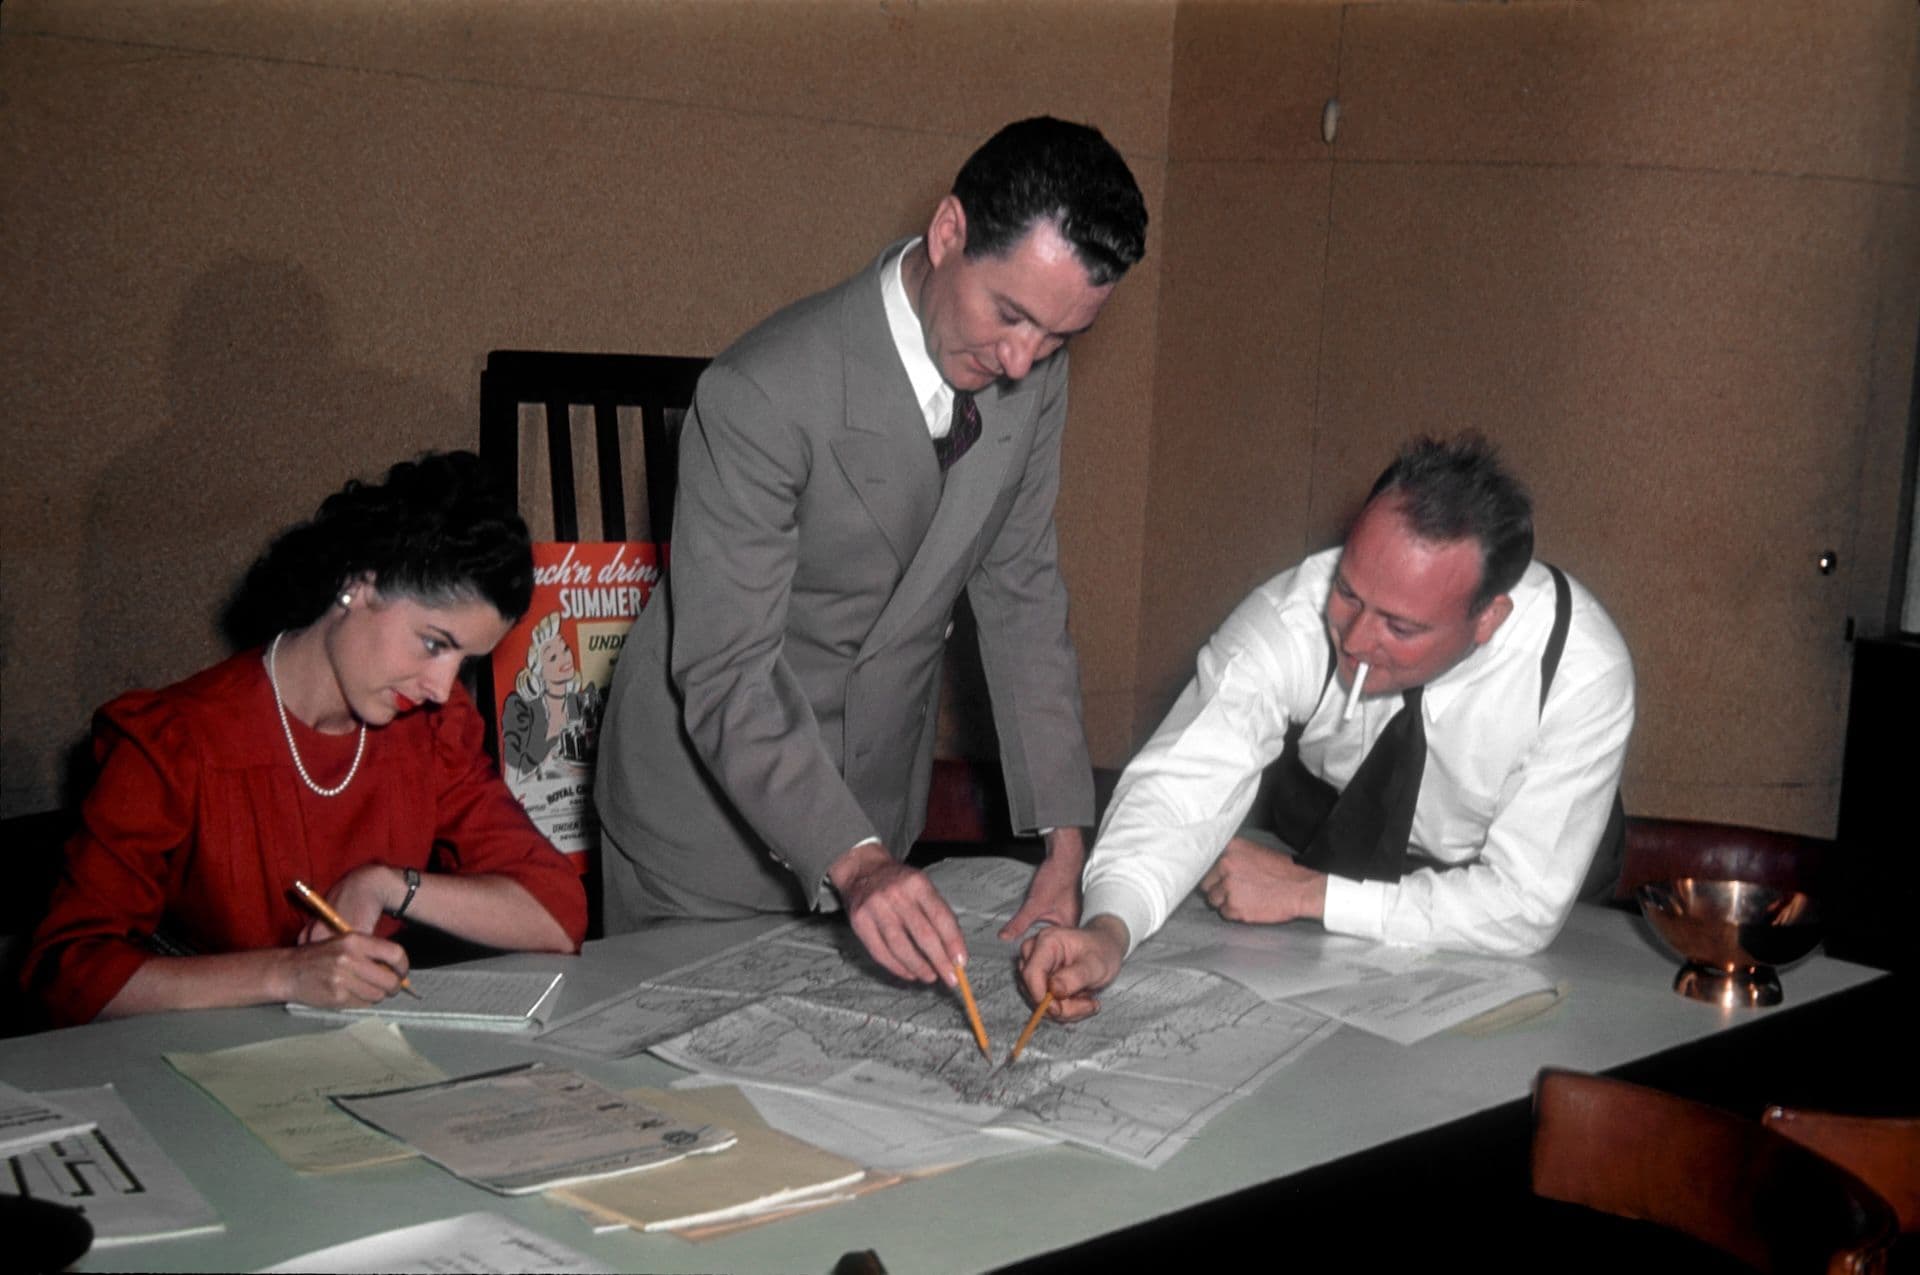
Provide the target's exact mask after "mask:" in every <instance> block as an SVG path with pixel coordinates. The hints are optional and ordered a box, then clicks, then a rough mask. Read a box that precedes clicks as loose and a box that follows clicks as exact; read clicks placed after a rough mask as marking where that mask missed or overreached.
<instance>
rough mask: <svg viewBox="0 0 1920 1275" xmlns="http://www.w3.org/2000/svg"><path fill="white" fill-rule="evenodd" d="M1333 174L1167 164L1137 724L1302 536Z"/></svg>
mask: <svg viewBox="0 0 1920 1275" xmlns="http://www.w3.org/2000/svg"><path fill="white" fill-rule="evenodd" d="M1328 175H1329V170H1328V167H1327V165H1325V164H1317V165H1310V164H1230V163H1218V164H1216V163H1175V164H1173V165H1172V166H1171V167H1170V172H1169V185H1170V188H1171V193H1170V195H1169V198H1168V202H1167V221H1168V226H1169V238H1170V239H1171V240H1172V241H1173V243H1174V247H1173V249H1172V255H1171V256H1170V258H1169V260H1168V262H1167V265H1166V269H1165V271H1164V274H1163V284H1162V290H1161V306H1160V334H1159V340H1158V343H1157V347H1156V348H1157V350H1158V355H1159V359H1160V368H1159V372H1158V375H1157V377H1156V384H1155V403H1154V435H1153V462H1152V475H1153V490H1152V495H1151V499H1150V503H1149V505H1148V511H1147V539H1146V550H1145V570H1144V572H1143V573H1142V575H1141V577H1140V585H1139V593H1140V597H1141V626H1140V687H1139V689H1140V697H1141V705H1140V707H1141V716H1140V719H1139V721H1138V722H1137V723H1136V725H1137V728H1138V733H1139V735H1140V736H1141V737H1142V738H1144V736H1145V734H1146V733H1147V732H1150V731H1151V730H1152V728H1153V726H1154V725H1155V724H1157V722H1158V720H1159V718H1160V716H1161V715H1162V714H1163V713H1164V712H1165V710H1166V708H1167V707H1168V705H1169V704H1171V702H1172V699H1173V697H1174V696H1175V695H1176V694H1178V692H1179V689H1180V687H1181V686H1183V685H1185V683H1186V681H1187V679H1188V678H1189V677H1190V676H1191V675H1192V672H1193V658H1194V655H1195V653H1196V652H1197V651H1198V650H1199V648H1200V646H1201V645H1202V643H1204V642H1205V640H1206V638H1207V636H1208V634H1210V633H1211V632H1212V631H1213V630H1214V629H1215V628H1216V627H1218V625H1219V623H1220V621H1221V620H1222V619H1224V618H1225V617H1226V614H1227V613H1228V612H1229V611H1231V610H1232V609H1233V607H1234V606H1235V605H1236V604H1237V603H1238V602H1239V601H1240V599H1241V598H1242V597H1244V596H1245V595H1246V594H1247V593H1248V592H1249V591H1250V590H1251V589H1252V588H1253V586H1254V585H1256V584H1258V583H1259V582H1260V581H1262V580H1264V579H1266V578H1267V577H1268V576H1270V575H1272V574H1273V573H1274V572H1276V571H1279V570H1283V569H1284V568H1286V567H1289V566H1291V565H1292V564H1293V563H1294V562H1296V561H1297V560H1298V559H1299V558H1300V556H1301V554H1302V553H1303V552H1304V550H1305V547H1306V541H1307V525H1306V513H1307V508H1308V498H1309V491H1310V485H1311V481H1312V476H1313V471H1314V433H1313V420H1314V391H1315V365H1316V359H1317V356H1318V346H1319V333H1320V316H1321V307H1322V296H1321V281H1322V280H1321V276H1322V272H1323V270H1324V266H1325V256H1326V240H1325V224H1326V223H1325V219H1326V209H1327V183H1328Z"/></svg>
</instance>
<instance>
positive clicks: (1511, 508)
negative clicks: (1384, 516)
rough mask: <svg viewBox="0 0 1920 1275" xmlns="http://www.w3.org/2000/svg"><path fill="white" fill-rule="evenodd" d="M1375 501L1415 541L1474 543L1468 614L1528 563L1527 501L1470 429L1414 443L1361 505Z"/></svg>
mask: <svg viewBox="0 0 1920 1275" xmlns="http://www.w3.org/2000/svg"><path fill="white" fill-rule="evenodd" d="M1383 496H1391V497H1392V498H1393V499H1394V500H1396V501H1397V502H1399V507H1400V515H1401V516H1402V517H1403V518H1405V519H1406V520H1407V526H1408V527H1410V528H1411V529H1412V530H1413V533H1414V534H1415V535H1417V536H1419V537H1420V538H1421V539H1422V540H1434V541H1447V540H1465V539H1468V538H1469V537H1471V538H1472V539H1474V540H1476V541H1478V542H1479V544H1480V588H1479V590H1478V591H1477V592H1475V594H1474V595H1473V604H1472V605H1471V606H1470V607H1468V613H1469V614H1471V615H1478V614H1480V612H1481V611H1482V610H1484V609H1485V608H1486V605H1487V604H1488V603H1489V602H1491V601H1493V600H1494V599H1495V598H1497V597H1499V596H1500V595H1501V594H1503V593H1505V592H1506V591H1507V590H1509V589H1511V588H1513V586H1514V585H1516V584H1518V583H1520V577H1521V575H1523V574H1524V573H1525V572H1526V569H1527V564H1528V563H1529V562H1532V561H1533V498H1532V497H1531V496H1529V495H1527V489H1526V488H1525V487H1523V486H1521V485H1520V480H1519V479H1517V478H1515V477H1514V476H1513V475H1512V474H1510V473H1508V472H1507V469H1506V466H1504V465H1502V464H1501V463H1500V453H1499V451H1498V449H1496V448H1495V447H1494V445H1493V444H1492V443H1490V442H1488V441H1487V440H1486V438H1485V437H1484V436H1482V435H1480V434H1478V433H1476V432H1474V431H1472V430H1468V431H1467V432H1465V433H1463V434H1461V435H1460V436H1459V437H1458V438H1453V439H1448V440H1445V441H1442V440H1440V439H1437V438H1416V439H1414V440H1412V441H1411V442H1409V443H1407V444H1406V445H1405V446H1403V447H1402V448H1401V449H1400V454H1399V455H1398V456H1395V457H1394V458H1393V463H1392V464H1391V465H1388V466H1387V467H1386V469H1384V470H1382V471H1381V474H1380V477H1379V478H1377V479H1376V480H1374V484H1373V490H1372V491H1371V492H1369V493H1368V494H1367V504H1369V505H1371V504H1372V503H1373V502H1374V501H1376V500H1379V499H1380V498H1381V497H1383Z"/></svg>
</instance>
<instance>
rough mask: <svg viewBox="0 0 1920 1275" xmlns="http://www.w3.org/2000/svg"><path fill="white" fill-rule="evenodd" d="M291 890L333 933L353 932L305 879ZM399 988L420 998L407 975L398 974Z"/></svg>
mask: <svg viewBox="0 0 1920 1275" xmlns="http://www.w3.org/2000/svg"><path fill="white" fill-rule="evenodd" d="M293 892H294V893H295V894H297V895H299V896H300V901H301V902H302V903H304V904H306V905H307V907H308V909H309V910H311V911H312V913H313V914H314V915H315V916H317V917H319V918H320V919H321V920H322V921H324V922H326V926H327V928H328V929H330V930H332V931H333V932H334V933H335V934H338V935H339V936H340V937H342V938H345V937H346V936H347V935H349V934H352V933H353V927H352V926H351V925H348V924H347V922H346V918H345V917H343V916H341V915H340V914H339V913H338V912H335V911H334V910H333V905H332V904H331V903H328V902H327V901H326V900H325V899H323V898H321V897H320V896H319V895H317V894H315V893H314V892H313V887H312V886H310V885H308V884H307V883H306V882H305V881H295V882H294V883H293ZM387 968H388V969H393V967H392V966H391V965H389V966H387ZM393 972H394V973H396V974H400V971H399V970H393ZM400 990H401V991H403V992H405V993H406V994H407V995H409V996H411V997H413V998H414V999H415V1000H419V999H420V993H418V992H416V991H414V990H413V984H412V983H409V982H408V981H407V976H406V975H405V974H400Z"/></svg>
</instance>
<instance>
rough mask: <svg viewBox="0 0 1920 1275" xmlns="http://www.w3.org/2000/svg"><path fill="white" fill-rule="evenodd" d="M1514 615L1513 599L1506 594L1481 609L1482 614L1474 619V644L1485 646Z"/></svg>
mask: <svg viewBox="0 0 1920 1275" xmlns="http://www.w3.org/2000/svg"><path fill="white" fill-rule="evenodd" d="M1512 614H1513V598H1512V596H1511V595H1509V594H1505V593H1503V594H1501V595H1500V596H1499V597H1497V598H1495V599H1494V600H1493V601H1491V602H1489V603H1487V605H1485V606H1483V607H1481V608H1480V614H1479V615H1476V616H1474V617H1473V644H1474V645H1475V646H1485V645H1486V644H1487V642H1488V640H1489V639H1491V638H1492V637H1493V635H1494V634H1495V633H1496V632H1497V631H1498V630H1499V628H1500V626H1501V625H1503V624H1505V623H1506V622H1507V617H1508V616H1510V615H1512Z"/></svg>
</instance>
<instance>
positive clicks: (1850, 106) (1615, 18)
mask: <svg viewBox="0 0 1920 1275" xmlns="http://www.w3.org/2000/svg"><path fill="white" fill-rule="evenodd" d="M1915 25H1916V24H1915V22H1914V15H1913V6H1912V4H1910V3H1908V0H1849V3H1845V4H1831V3H1826V2H1825V0H1779V2H1775V3H1767V4H1750V3H1746V2H1745V0H1689V2H1688V3H1653V4H1639V3H1598V4H1595V3H1565V4H1562V3H1529V4H1513V5H1505V4H1502V5H1489V4H1425V3H1416V4H1400V3H1386V4H1377V5H1357V6H1353V7H1351V8H1349V9H1348V10H1347V20H1346V26H1345V31H1344V34H1343V40H1342V68H1341V80H1340V97H1341V101H1342V105H1343V107H1344V110H1343V112H1342V117H1341V130H1340V136H1341V140H1340V149H1341V152H1342V155H1343V157H1344V158H1348V159H1353V160H1395V159H1414V158H1419V159H1425V160H1447V161H1476V162H1487V163H1515V162H1517V163H1546V164H1580V163H1625V164H1633V165H1636V166H1667V167H1682V168H1710V169H1719V170H1723V171H1729V172H1743V171H1751V170H1758V171H1765V172H1779V173H1803V174H1819V175H1824V176H1841V177H1855V178H1866V179H1871V180H1880V181H1888V180H1908V181H1911V180H1913V175H1914V169H1913V164H1914V155H1913V148H1912V123H1911V118H1910V116H1909V115H1908V114H1907V113H1905V112H1903V111H1901V110H1898V109H1889V107H1890V106H1893V105H1895V104H1897V103H1899V102H1901V101H1902V100H1903V99H1904V98H1905V96H1906V95H1908V94H1910V93H1911V91H1912V87H1913V78H1912V77H1913V73H1914V40H1915Z"/></svg>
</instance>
